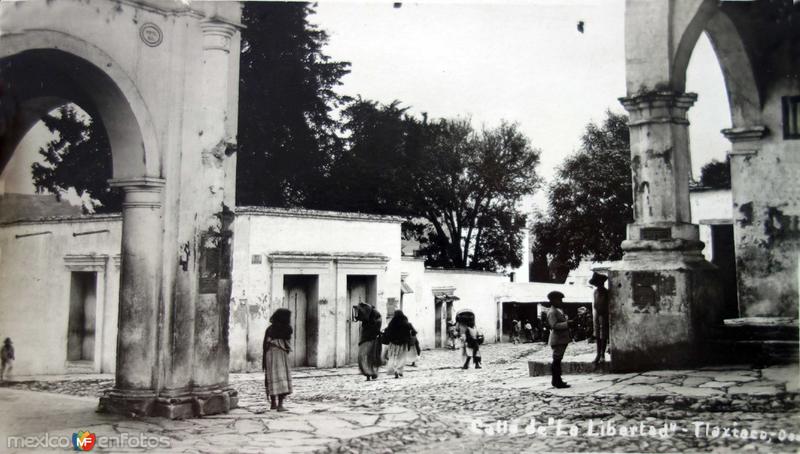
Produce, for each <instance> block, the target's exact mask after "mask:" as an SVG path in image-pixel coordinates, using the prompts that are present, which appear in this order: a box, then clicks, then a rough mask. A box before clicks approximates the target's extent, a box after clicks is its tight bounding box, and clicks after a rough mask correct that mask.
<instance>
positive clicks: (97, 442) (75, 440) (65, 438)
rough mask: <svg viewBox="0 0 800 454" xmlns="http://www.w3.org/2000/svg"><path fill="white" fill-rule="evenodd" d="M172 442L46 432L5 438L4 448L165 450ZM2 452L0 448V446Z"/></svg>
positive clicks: (145, 437)
mask: <svg viewBox="0 0 800 454" xmlns="http://www.w3.org/2000/svg"><path fill="white" fill-rule="evenodd" d="M171 443H172V440H171V439H170V438H169V437H167V436H164V435H151V434H147V433H141V432H140V433H127V432H124V433H121V434H115V435H99V436H98V435H96V434H94V433H93V432H89V431H88V430H82V431H79V432H74V433H73V434H72V437H70V436H69V435H67V434H64V435H54V434H49V433H47V432H45V433H43V434H40V435H27V436H10V437H7V438H6V447H7V448H9V449H30V448H34V449H37V448H38V449H69V448H70V447H72V449H74V450H75V451H92V450H93V449H94V448H97V449H98V450H127V449H142V448H144V449H166V448H168V447H169V446H170V444H171ZM0 451H2V446H0Z"/></svg>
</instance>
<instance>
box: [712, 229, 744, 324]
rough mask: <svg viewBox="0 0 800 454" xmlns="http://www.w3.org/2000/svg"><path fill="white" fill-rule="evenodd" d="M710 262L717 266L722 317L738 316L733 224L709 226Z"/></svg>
mask: <svg viewBox="0 0 800 454" xmlns="http://www.w3.org/2000/svg"><path fill="white" fill-rule="evenodd" d="M711 263H713V264H714V265H716V266H717V268H719V277H720V281H721V283H722V296H723V298H724V303H723V309H722V314H723V317H724V318H737V317H739V298H738V294H737V290H736V289H737V280H736V249H735V245H734V241H733V225H732V224H717V225H712V226H711Z"/></svg>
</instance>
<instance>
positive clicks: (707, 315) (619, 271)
mask: <svg viewBox="0 0 800 454" xmlns="http://www.w3.org/2000/svg"><path fill="white" fill-rule="evenodd" d="M696 99H697V96H696V95H694V94H690V93H672V92H659V91H656V92H648V93H643V94H638V95H636V96H632V97H628V98H623V99H621V102H622V104H623V105H624V106H625V108H626V109H627V110H628V112H629V114H630V124H629V126H630V143H631V171H632V175H633V192H634V194H633V201H634V222H633V223H632V224H630V225H628V235H627V240H626V241H624V242H623V243H622V249H623V251H624V257H623V260H622V261H620V262H615V263H614V264H613V265H612V266H611V267H610V272H609V278H610V279H609V291H610V295H611V309H610V310H611V345H612V351H613V354H612V357H611V359H612V363H611V366H612V368H613V369H614V370H618V371H627V370H643V369H648V368H653V367H680V366H683V365H687V364H691V363H693V362H696V361H698V360H699V357H698V353H699V352H700V351H701V350H702V349H701V347H702V346H701V343H702V334H703V333H704V332H705V330H706V328H711V327H713V326H714V324H715V323H717V322H718V321H719V322H721V320H717V319H718V318H719V311H720V307H721V294H720V290H719V285H718V284H717V277H716V268H715V267H714V266H713V265H711V264H710V263H708V262H707V261H706V260H705V258H704V257H703V255H702V249H703V243H702V242H701V241H700V240H699V231H698V227H697V225H693V224H691V223H690V221H691V219H690V210H689V208H690V206H689V174H690V165H689V132H688V126H689V122H688V120H687V117H686V113H687V111H688V109H689V108H690V107H691V106H692V104H693V103H694V101H695V100H696Z"/></svg>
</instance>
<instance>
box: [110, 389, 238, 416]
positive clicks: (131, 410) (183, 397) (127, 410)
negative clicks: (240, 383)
mask: <svg viewBox="0 0 800 454" xmlns="http://www.w3.org/2000/svg"><path fill="white" fill-rule="evenodd" d="M238 403H239V393H238V392H237V391H236V390H235V389H233V388H230V387H226V388H220V387H212V388H209V389H200V390H193V391H191V392H174V391H173V392H166V393H162V394H161V395H159V396H156V395H155V394H154V393H152V392H142V391H131V390H116V389H115V390H112V391H109V392H108V393H107V394H106V395H105V396H102V397H101V398H100V403H99V405H98V409H97V411H98V412H100V413H110V414H117V415H124V416H128V417H142V416H160V417H163V418H168V419H187V418H199V417H202V416H207V415H214V414H219V413H227V412H229V411H230V410H231V409H233V408H236V406H237V405H238Z"/></svg>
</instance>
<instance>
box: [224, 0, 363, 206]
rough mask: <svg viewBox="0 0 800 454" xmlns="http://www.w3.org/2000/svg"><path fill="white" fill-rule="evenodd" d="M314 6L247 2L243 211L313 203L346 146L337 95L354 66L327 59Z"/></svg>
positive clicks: (240, 160)
mask: <svg viewBox="0 0 800 454" xmlns="http://www.w3.org/2000/svg"><path fill="white" fill-rule="evenodd" d="M313 11H314V10H313V7H312V6H310V5H309V4H307V3H292V2H246V3H245V5H244V11H243V16H242V22H243V23H244V25H245V26H246V27H247V28H245V29H244V30H242V54H241V61H240V83H239V99H240V102H239V133H238V143H239V151H238V157H237V188H236V195H237V203H238V204H239V205H270V206H293V205H301V206H308V205H310V204H314V203H315V201H314V197H315V191H316V188H318V187H320V186H321V184H322V183H321V180H323V179H324V178H325V177H326V175H327V173H328V171H329V169H330V165H331V162H332V160H333V159H334V157H335V155H336V153H337V150H338V149H339V148H340V142H339V139H338V136H337V134H336V128H337V122H336V120H335V119H334V118H333V116H332V112H333V110H334V109H336V108H337V107H339V106H340V105H341V103H342V102H344V101H345V99H343V98H342V97H341V96H339V95H338V94H337V93H336V92H334V88H335V87H336V86H338V85H339V84H340V80H341V78H342V77H343V76H344V75H345V74H347V73H348V72H349V70H348V67H349V63H345V62H336V61H332V60H331V59H330V57H328V56H327V55H325V54H324V53H323V50H322V48H323V46H324V45H325V44H326V42H327V40H328V36H327V34H326V33H325V32H324V31H323V30H320V29H318V28H317V27H316V26H314V25H313V24H311V23H310V22H309V19H308V17H309V15H311V14H313Z"/></svg>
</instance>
